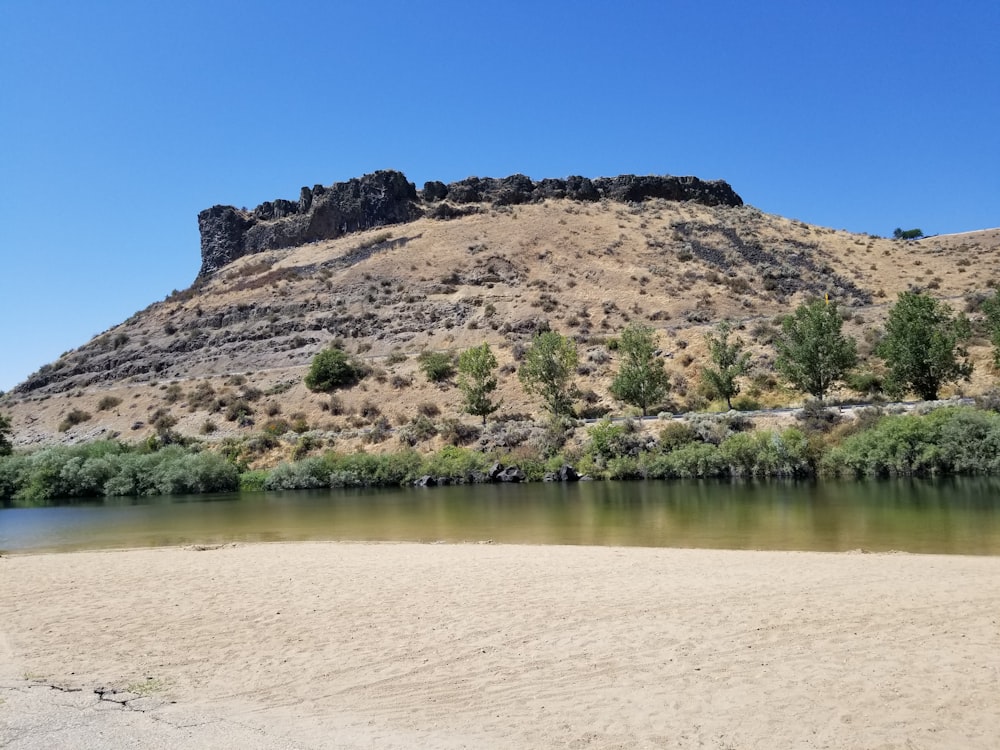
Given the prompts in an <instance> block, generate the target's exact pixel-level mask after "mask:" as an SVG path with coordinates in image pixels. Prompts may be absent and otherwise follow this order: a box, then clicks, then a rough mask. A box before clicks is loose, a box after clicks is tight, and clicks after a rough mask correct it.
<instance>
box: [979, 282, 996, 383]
mask: <svg viewBox="0 0 1000 750" xmlns="http://www.w3.org/2000/svg"><path fill="white" fill-rule="evenodd" d="M982 309H983V312H984V313H985V314H986V325H987V327H988V328H989V332H990V341H992V342H993V364H994V365H996V366H997V367H1000V292H997V293H995V294H994V295H993V296H992V297H987V298H986V299H984V300H983V308H982Z"/></svg>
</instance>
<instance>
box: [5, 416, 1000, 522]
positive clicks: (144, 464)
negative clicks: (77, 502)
mask: <svg viewBox="0 0 1000 750" xmlns="http://www.w3.org/2000/svg"><path fill="white" fill-rule="evenodd" d="M800 421H801V426H796V427H789V428H786V429H784V430H758V431H752V430H748V427H750V424H749V421H748V420H746V419H745V418H743V417H739V416H730V415H723V416H716V417H709V416H707V415H706V416H701V417H695V418H692V419H691V420H690V421H689V422H687V423H683V422H671V423H669V424H667V425H666V426H665V427H664V428H662V429H661V430H660V432H659V435H658V436H653V435H649V434H644V433H642V432H641V431H639V430H638V429H637V426H636V424H635V423H634V422H630V421H625V422H610V421H603V422H600V423H598V424H596V425H594V426H593V427H592V428H590V430H589V438H590V439H589V441H588V442H587V443H586V444H585V446H584V448H583V449H582V451H581V452H579V453H576V454H574V453H571V452H567V453H560V454H556V455H552V456H550V457H548V458H546V457H545V456H544V455H542V454H541V453H539V454H537V455H530V454H527V453H524V452H520V453H518V454H517V455H516V457H514V456H511V455H510V454H503V453H498V452H493V453H484V452H480V451H475V450H471V449H468V448H461V447H455V446H446V447H445V448H443V449H441V450H439V451H438V452H436V453H433V454H430V455H421V454H419V453H417V452H415V451H412V450H403V451H400V452H398V453H393V454H369V453H361V452H359V453H352V454H338V453H335V452H329V453H326V454H324V455H322V456H310V457H307V458H304V459H302V460H299V461H294V462H288V463H282V464H279V465H278V466H277V467H275V468H274V469H272V470H269V471H264V470H259V471H247V470H245V467H240V466H238V465H237V462H236V461H234V460H227V459H226V458H224V457H222V456H220V455H217V454H214V453H210V452H208V451H202V450H199V448H198V446H188V447H184V446H180V445H169V446H166V447H164V448H161V449H160V450H152V451H151V450H149V449H148V448H141V449H139V448H129V447H127V446H124V445H122V444H120V443H117V442H111V441H104V442H95V443H90V444H87V445H81V446H75V447H55V448H48V449H43V450H40V451H37V452H35V453H31V454H22V455H10V456H5V457H2V458H0V501H2V502H3V504H5V505H21V506H24V505H39V504H44V503H46V502H48V501H50V500H52V499H56V498H59V499H63V498H77V499H83V498H96V497H105V496H121V495H125V496H139V495H159V494H189V493H200V492H228V491H235V490H237V489H244V490H291V489H318V488H327V487H387V486H400V485H406V484H412V483H413V482H414V481H416V480H417V479H418V478H419V477H422V476H431V477H435V478H445V479H447V480H449V481H452V482H476V481H488V479H487V471H488V469H489V467H490V465H491V464H493V463H495V462H497V461H500V462H504V463H516V465H517V466H518V467H519V468H520V469H521V470H522V471H523V472H524V475H525V477H526V479H527V480H529V481H538V480H541V479H542V478H543V477H544V476H545V474H546V473H547V472H554V471H557V470H558V469H559V467H560V466H562V465H564V464H567V463H568V464H572V465H574V466H575V467H576V468H577V470H578V471H579V472H580V473H581V474H588V475H589V476H591V477H592V478H594V479H675V478H731V477H735V478H748V479H749V478H770V477H792V478H811V477H821V476H846V477H858V478H860V477H866V476H870V477H888V476H936V475H953V474H963V475H971V474H983V473H986V474H995V473H1000V414H997V413H996V412H994V411H989V410H986V409H979V408H972V407H964V406H960V407H944V408H939V409H936V410H934V411H930V412H928V413H926V414H898V415H882V414H879V413H878V412H877V410H870V411H868V412H867V413H865V414H862V415H861V416H860V417H859V418H858V419H856V420H854V421H853V422H850V423H843V424H839V425H838V424H835V423H836V421H837V415H836V413H835V412H827V411H824V410H822V409H819V408H815V407H814V408H811V409H808V410H806V411H805V413H804V415H803V417H802V418H801V419H800ZM241 468H242V469H243V471H242V473H241Z"/></svg>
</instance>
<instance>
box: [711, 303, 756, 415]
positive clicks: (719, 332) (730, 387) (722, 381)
mask: <svg viewBox="0 0 1000 750" xmlns="http://www.w3.org/2000/svg"><path fill="white" fill-rule="evenodd" d="M732 332H733V327H732V325H731V324H730V323H729V322H728V321H725V320H724V321H722V322H721V323H719V325H718V326H717V327H716V329H715V331H714V332H713V333H709V334H708V335H706V336H705V342H706V343H707V344H708V354H709V356H710V357H711V358H712V364H713V365H714V367H706V368H705V369H704V370H702V373H701V374H702V380H703V381H704V383H705V385H706V386H707V387H708V388H709V390H710V391H712V393H714V394H715V395H717V396H718V397H720V398H724V399H726V407H727V408H729V409H732V408H733V396H735V395H736V394H737V393H739V392H740V385H739V383H737V382H736V379H737V378H738V377H741V376H743V375H746V374H747V371H748V370H749V369H750V353H749V352H744V351H743V346H744V345H743V340H742V339H739V338H737V339H734V340H733V341H730V340H729V335H730V334H731V333H732Z"/></svg>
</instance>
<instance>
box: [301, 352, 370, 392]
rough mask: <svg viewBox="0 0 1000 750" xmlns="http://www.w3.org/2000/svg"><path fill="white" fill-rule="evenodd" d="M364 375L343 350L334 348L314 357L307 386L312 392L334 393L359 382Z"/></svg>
mask: <svg viewBox="0 0 1000 750" xmlns="http://www.w3.org/2000/svg"><path fill="white" fill-rule="evenodd" d="M363 374H364V373H363V371H362V369H361V368H360V367H359V366H358V365H356V364H355V363H354V362H352V361H351V359H350V357H348V356H347V354H346V353H345V352H344V351H343V350H342V349H339V348H337V347H335V346H332V347H330V348H329V349H324V350H323V351H321V352H320V353H319V354H317V355H316V356H315V357H313V360H312V364H310V365H309V372H307V373H306V377H305V384H306V388H308V389H309V390H310V391H323V392H327V391H333V390H336V389H337V388H341V387H343V386H345V385H351V384H352V383H355V382H357V381H358V380H360V379H361V377H362V375H363Z"/></svg>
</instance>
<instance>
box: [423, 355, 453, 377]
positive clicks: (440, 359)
mask: <svg viewBox="0 0 1000 750" xmlns="http://www.w3.org/2000/svg"><path fill="white" fill-rule="evenodd" d="M417 361H418V362H420V369H421V370H422V371H423V373H424V375H426V376H427V379H428V380H429V381H430V382H432V383H442V382H445V381H447V380H450V379H451V378H452V376H453V375H454V374H455V357H454V355H453V354H452V353H451V352H421V353H420V356H419V357H417Z"/></svg>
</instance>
